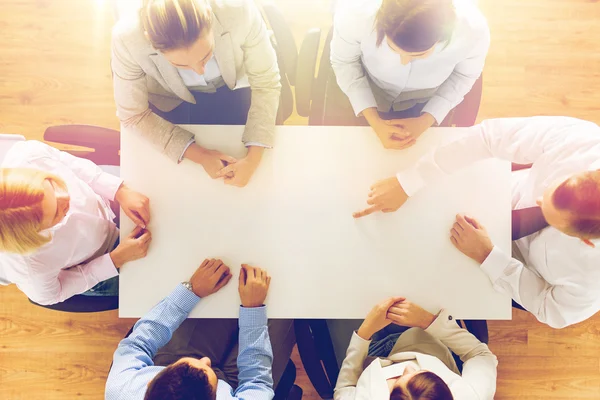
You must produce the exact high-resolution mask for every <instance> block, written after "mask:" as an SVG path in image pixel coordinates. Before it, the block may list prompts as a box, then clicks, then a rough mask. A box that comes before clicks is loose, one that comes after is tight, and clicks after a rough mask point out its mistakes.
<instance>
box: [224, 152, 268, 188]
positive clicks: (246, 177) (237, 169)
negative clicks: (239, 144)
mask: <svg viewBox="0 0 600 400" xmlns="http://www.w3.org/2000/svg"><path fill="white" fill-rule="evenodd" d="M264 150H265V148H264V147H259V146H250V147H248V154H247V155H246V157H244V158H242V159H241V160H239V161H237V162H235V163H232V164H229V165H227V166H226V167H224V168H222V169H221V170H220V171H219V172H218V173H217V175H218V176H219V177H224V178H225V183H226V184H227V185H233V186H237V187H244V186H246V185H247V184H248V182H249V181H250V178H252V175H253V174H254V171H256V168H257V167H258V164H260V160H261V159H262V155H263V152H264Z"/></svg>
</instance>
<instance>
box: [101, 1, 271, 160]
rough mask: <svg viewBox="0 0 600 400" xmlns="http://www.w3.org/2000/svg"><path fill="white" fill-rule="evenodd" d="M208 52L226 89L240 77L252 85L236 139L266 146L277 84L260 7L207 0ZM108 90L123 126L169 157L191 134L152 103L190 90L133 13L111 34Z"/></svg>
mask: <svg viewBox="0 0 600 400" xmlns="http://www.w3.org/2000/svg"><path fill="white" fill-rule="evenodd" d="M210 5H211V8H212V13H213V25H212V29H213V32H214V36H215V48H214V56H215V59H216V61H217V63H218V65H219V69H220V70H221V74H222V77H223V80H224V81H225V83H226V84H227V86H228V87H229V88H230V89H234V88H235V87H236V84H237V82H238V81H239V80H240V79H242V78H244V77H246V76H247V78H248V82H249V83H250V87H251V89H252V100H251V106H250V112H249V114H248V121H247V123H246V129H245V131H244V136H243V138H242V140H243V141H244V143H246V142H259V143H263V144H265V145H268V146H271V145H272V144H273V135H274V131H275V118H276V114H277V108H278V106H279V95H280V90H281V84H280V76H279V68H278V66H277V57H276V54H275V50H274V49H273V46H272V45H271V41H270V38H269V34H268V32H267V29H266V26H265V23H264V21H263V19H262V16H261V13H260V12H259V10H258V8H257V6H256V5H255V4H254V2H253V1H252V0H211V1H210ZM111 66H112V71H113V81H114V92H115V93H114V95H115V102H116V104H117V116H118V117H119V120H121V123H122V124H123V126H125V127H127V128H128V129H129V130H133V131H135V132H138V133H140V134H142V135H143V136H145V137H146V138H148V140H150V141H151V142H152V143H154V144H155V145H156V146H157V147H158V148H159V149H160V150H161V151H162V152H164V153H165V154H166V155H167V156H169V157H170V158H171V159H173V160H174V161H178V160H179V159H180V157H181V155H182V153H183V151H184V150H185V148H186V146H187V144H188V143H189V142H190V140H191V139H193V138H194V135H193V134H192V133H190V132H188V131H186V130H185V129H182V128H180V127H178V126H175V125H173V124H171V123H170V122H168V121H166V120H164V119H162V118H161V117H159V116H158V115H156V114H155V113H153V112H152V111H151V109H150V108H149V103H152V104H153V105H154V106H155V107H156V108H158V109H159V110H162V111H171V110H172V109H174V108H175V107H177V106H178V105H179V104H181V103H182V102H183V101H187V102H189V103H194V104H195V100H194V96H193V95H192V93H190V91H189V90H188V88H187V87H186V86H185V84H184V83H183V80H182V79H181V77H180V75H179V73H178V72H177V68H175V67H174V66H173V65H171V63H169V61H167V59H166V58H164V57H163V56H162V54H161V53H160V52H159V51H157V50H155V49H154V48H153V47H152V45H151V44H150V42H149V41H148V40H147V39H146V37H145V35H144V29H143V27H142V24H141V21H140V20H139V17H138V16H132V18H129V19H123V20H121V21H119V22H118V23H117V25H116V26H115V27H114V29H113V35H112V60H111Z"/></svg>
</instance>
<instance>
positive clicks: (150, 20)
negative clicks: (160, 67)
mask: <svg viewBox="0 0 600 400" xmlns="http://www.w3.org/2000/svg"><path fill="white" fill-rule="evenodd" d="M140 18H141V21H142V25H143V26H144V30H145V31H146V32H147V34H148V39H149V40H150V43H152V46H153V47H154V48H155V49H156V50H160V51H166V50H176V49H184V48H187V47H190V46H191V45H192V44H194V42H195V41H196V40H198V39H199V38H200V37H201V35H202V34H203V33H204V31H205V30H206V29H210V26H211V21H212V13H211V12H210V6H209V5H208V2H207V1H206V0H144V3H143V5H142V8H141V10H140Z"/></svg>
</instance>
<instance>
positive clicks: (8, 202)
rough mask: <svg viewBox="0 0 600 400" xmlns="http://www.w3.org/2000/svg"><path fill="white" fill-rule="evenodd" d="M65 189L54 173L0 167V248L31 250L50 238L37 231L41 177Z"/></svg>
mask: <svg viewBox="0 0 600 400" xmlns="http://www.w3.org/2000/svg"><path fill="white" fill-rule="evenodd" d="M47 179H49V180H51V181H53V182H54V183H56V184H57V185H59V186H61V187H63V188H64V189H65V190H66V184H65V182H64V181H63V180H62V179H60V178H59V177H57V176H56V175H53V174H50V173H47V172H45V171H41V170H37V169H30V168H2V169H0V251H3V252H8V253H17V254H27V253H31V252H33V251H35V250H37V249H38V248H40V247H41V246H43V245H45V244H46V243H48V242H49V241H50V239H51V238H50V237H49V236H47V235H43V234H41V233H40V228H41V224H42V220H43V218H44V212H43V209H42V201H43V199H44V186H43V183H44V181H45V180H47Z"/></svg>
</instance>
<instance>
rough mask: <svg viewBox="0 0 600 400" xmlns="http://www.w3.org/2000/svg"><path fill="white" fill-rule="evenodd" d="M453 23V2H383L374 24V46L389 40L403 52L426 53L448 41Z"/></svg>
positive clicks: (440, 0) (454, 13)
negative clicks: (375, 40) (375, 34)
mask: <svg viewBox="0 0 600 400" xmlns="http://www.w3.org/2000/svg"><path fill="white" fill-rule="evenodd" d="M455 21H456V10H455V8H454V4H453V3H452V0H383V4H382V5H381V8H380V9H379V11H378V12H377V18H376V21H375V29H376V30H377V46H380V45H381V43H382V42H383V39H384V38H385V37H388V38H390V40H391V41H392V42H394V44H395V45H396V46H398V47H400V48H401V49H402V50H404V51H408V52H412V53H414V52H421V51H426V50H429V49H430V48H432V47H433V46H434V45H435V44H436V43H438V42H447V41H449V40H450V38H451V37H452V32H453V31H454V25H455Z"/></svg>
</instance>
